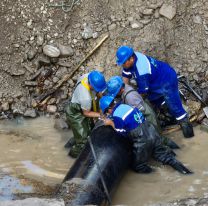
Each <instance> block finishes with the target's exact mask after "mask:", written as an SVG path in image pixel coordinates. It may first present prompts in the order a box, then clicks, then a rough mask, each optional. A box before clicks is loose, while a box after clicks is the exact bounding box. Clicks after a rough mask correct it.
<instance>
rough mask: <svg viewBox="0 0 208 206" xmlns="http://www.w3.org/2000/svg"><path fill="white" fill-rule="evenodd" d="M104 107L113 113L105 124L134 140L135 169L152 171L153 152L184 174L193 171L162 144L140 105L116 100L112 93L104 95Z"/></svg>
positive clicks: (101, 103)
mask: <svg viewBox="0 0 208 206" xmlns="http://www.w3.org/2000/svg"><path fill="white" fill-rule="evenodd" d="M100 108H101V110H102V112H103V114H106V113H108V114H109V115H111V116H110V118H111V119H105V120H104V123H105V125H110V126H112V127H113V128H114V129H115V130H116V131H117V132H120V133H122V134H123V135H124V136H126V137H129V138H130V140H131V141H132V143H133V170H134V171H136V172H139V173H150V172H151V171H152V168H151V167H150V166H148V164H147V162H148V160H149V158H150V157H151V156H152V157H153V158H155V159H156V160H157V161H160V162H162V163H163V164H166V165H170V166H172V167H173V168H174V169H176V170H178V171H179V172H181V173H183V174H190V173H192V172H191V171H189V170H188V169H187V168H186V167H185V166H184V165H183V164H182V163H181V162H179V161H178V160H177V159H176V158H175V155H174V153H173V152H172V151H171V150H170V149H169V148H168V147H166V146H164V145H163V144H162V140H161V137H160V135H159V134H158V133H157V131H156V130H155V128H154V126H153V125H152V124H150V123H149V122H148V121H146V120H145V118H144V116H143V115H142V113H141V112H140V111H139V109H138V108H133V107H131V106H129V105H127V104H119V103H118V104H115V103H114V98H113V97H111V96H103V97H102V98H101V99H100Z"/></svg>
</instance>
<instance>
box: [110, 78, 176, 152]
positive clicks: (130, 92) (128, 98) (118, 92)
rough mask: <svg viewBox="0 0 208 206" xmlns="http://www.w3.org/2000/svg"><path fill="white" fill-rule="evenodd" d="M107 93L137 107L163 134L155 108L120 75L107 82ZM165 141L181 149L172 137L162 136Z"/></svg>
mask: <svg viewBox="0 0 208 206" xmlns="http://www.w3.org/2000/svg"><path fill="white" fill-rule="evenodd" d="M107 95H108V96H112V97H114V98H117V99H118V101H122V103H124V104H128V105H130V106H132V107H137V108H138V109H139V110H140V111H141V112H142V113H143V115H144V116H145V118H146V119H147V120H148V121H149V122H150V123H151V124H153V126H154V127H155V129H157V131H158V133H160V134H161V132H162V131H161V128H160V125H159V124H158V121H157V116H156V114H155V112H154V111H153V109H152V108H151V107H150V106H149V105H148V103H146V102H145V101H144V100H143V98H142V97H141V95H140V94H139V93H138V92H137V91H136V90H135V89H134V88H133V87H132V86H130V85H128V84H124V82H123V80H122V78H121V77H120V76H113V77H111V78H110V79H109V81H108V82H107ZM161 137H162V140H163V143H164V144H165V145H167V146H169V147H170V148H171V149H179V146H178V145H177V144H176V143H175V142H174V141H172V140H171V139H169V138H167V137H164V136H161Z"/></svg>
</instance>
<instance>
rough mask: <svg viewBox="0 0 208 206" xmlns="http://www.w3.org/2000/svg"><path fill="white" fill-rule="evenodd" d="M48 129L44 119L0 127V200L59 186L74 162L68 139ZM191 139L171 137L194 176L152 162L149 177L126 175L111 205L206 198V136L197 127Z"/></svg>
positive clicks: (134, 205) (50, 123)
mask: <svg viewBox="0 0 208 206" xmlns="http://www.w3.org/2000/svg"><path fill="white" fill-rule="evenodd" d="M53 126H54V120H53V119H50V118H46V117H40V118H37V119H34V120H27V121H24V120H21V122H18V124H17V122H8V121H6V122H1V124H0V151H1V156H0V201H2V200H6V199H8V200H9V199H15V198H16V196H15V195H16V193H34V192H39V193H40V194H41V193H44V190H42V188H43V187H44V185H45V186H50V187H55V186H56V185H57V184H60V183H61V182H62V180H63V178H64V176H65V174H66V173H67V171H68V170H69V168H70V167H71V165H72V164H73V161H74V160H73V159H71V158H70V157H69V156H68V155H67V150H66V149H64V144H65V143H66V141H67V140H68V138H69V137H71V136H72V134H71V132H70V131H66V132H60V131H57V130H56V129H54V128H53ZM195 134H196V135H195V137H194V138H192V139H185V138H183V137H182V134H181V132H180V131H179V132H176V133H174V134H172V138H173V139H174V140H175V141H176V142H177V143H178V144H179V145H180V146H181V150H176V153H177V157H178V159H179V160H181V161H182V162H183V163H185V165H186V166H187V167H189V168H190V169H191V170H193V171H194V174H193V175H190V176H184V175H181V174H179V173H178V172H176V171H174V170H173V169H171V168H170V167H168V166H161V165H160V164H157V163H155V162H152V163H151V164H152V165H153V166H154V167H155V172H154V173H152V174H149V175H142V174H136V173H134V172H131V171H128V173H127V174H126V175H125V177H124V178H123V180H122V181H121V183H120V185H119V188H118V190H117V191H116V193H115V195H114V199H113V204H122V205H132V206H138V205H140V206H148V205H151V204H153V203H159V202H168V201H174V200H176V199H181V198H187V197H202V196H205V197H207V196H208V164H207V162H208V161H207V157H208V150H207V148H208V134H207V133H205V132H203V131H201V130H200V128H199V127H196V128H195ZM37 182H39V183H41V184H38V183H37ZM34 183H35V184H34ZM37 185H39V186H37ZM49 190H50V189H49ZM46 193H47V189H46Z"/></svg>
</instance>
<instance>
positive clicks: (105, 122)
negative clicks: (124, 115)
mask: <svg viewBox="0 0 208 206" xmlns="http://www.w3.org/2000/svg"><path fill="white" fill-rule="evenodd" d="M104 124H105V125H106V126H107V125H109V126H112V127H113V128H115V125H114V122H113V121H112V120H111V119H108V118H105V119H104Z"/></svg>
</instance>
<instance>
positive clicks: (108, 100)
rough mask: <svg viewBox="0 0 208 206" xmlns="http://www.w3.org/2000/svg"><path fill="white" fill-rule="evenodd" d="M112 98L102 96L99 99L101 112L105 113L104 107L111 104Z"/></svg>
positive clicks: (106, 107)
mask: <svg viewBox="0 0 208 206" xmlns="http://www.w3.org/2000/svg"><path fill="white" fill-rule="evenodd" d="M113 100H114V98H113V97H111V96H103V97H102V98H101V99H100V102H99V104H100V109H101V110H102V112H103V113H105V111H106V109H108V107H109V106H110V105H111V103H112V102H113Z"/></svg>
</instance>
